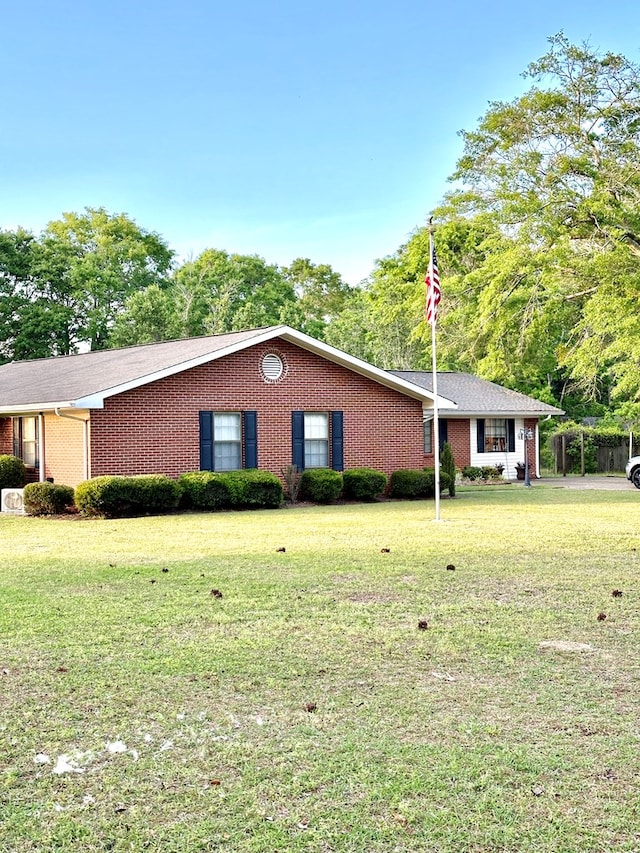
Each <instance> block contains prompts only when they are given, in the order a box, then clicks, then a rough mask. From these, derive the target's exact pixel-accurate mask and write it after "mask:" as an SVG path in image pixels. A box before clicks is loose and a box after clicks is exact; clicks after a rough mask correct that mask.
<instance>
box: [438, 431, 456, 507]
mask: <svg viewBox="0 0 640 853" xmlns="http://www.w3.org/2000/svg"><path fill="white" fill-rule="evenodd" d="M440 474H441V476H442V474H446V475H447V477H448V479H449V497H451V498H455V496H456V463H455V460H454V458H453V450H452V448H451V445H450V444H449V442H448V441H445V443H444V446H443V448H442V452H441V453H440Z"/></svg>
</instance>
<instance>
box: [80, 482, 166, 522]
mask: <svg viewBox="0 0 640 853" xmlns="http://www.w3.org/2000/svg"><path fill="white" fill-rule="evenodd" d="M179 500H180V486H179V485H178V483H177V482H176V481H175V480H171V479H170V478H169V477H166V476H165V475H164V474H140V475H137V476H134V477H112V476H108V475H107V476H102V477H93V478H92V479H91V480H85V481H84V482H83V483H79V484H78V486H76V491H75V502H76V506H77V507H78V509H79V510H80V512H81V513H83V514H84V515H103V516H133V515H144V514H145V513H147V512H153V513H160V512H168V511H169V510H172V509H175V507H176V506H177V505H178V501H179Z"/></svg>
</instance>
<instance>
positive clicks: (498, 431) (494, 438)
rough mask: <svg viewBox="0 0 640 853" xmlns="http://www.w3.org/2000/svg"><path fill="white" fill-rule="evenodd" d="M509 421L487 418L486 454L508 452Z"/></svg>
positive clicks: (485, 428) (485, 422) (485, 430)
mask: <svg viewBox="0 0 640 853" xmlns="http://www.w3.org/2000/svg"><path fill="white" fill-rule="evenodd" d="M507 420H508V419H507V418H485V421H484V453H502V454H504V453H506V452H507V451H508V449H509V427H508V425H507ZM499 425H500V426H499ZM500 427H501V428H500Z"/></svg>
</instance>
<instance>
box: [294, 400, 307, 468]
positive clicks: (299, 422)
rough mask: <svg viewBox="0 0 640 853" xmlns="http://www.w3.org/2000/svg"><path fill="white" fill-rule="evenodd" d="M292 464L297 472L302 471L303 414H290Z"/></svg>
mask: <svg viewBox="0 0 640 853" xmlns="http://www.w3.org/2000/svg"><path fill="white" fill-rule="evenodd" d="M291 447H292V457H291V458H292V462H293V464H294V465H295V466H296V467H297V469H298V471H303V470H304V412H291Z"/></svg>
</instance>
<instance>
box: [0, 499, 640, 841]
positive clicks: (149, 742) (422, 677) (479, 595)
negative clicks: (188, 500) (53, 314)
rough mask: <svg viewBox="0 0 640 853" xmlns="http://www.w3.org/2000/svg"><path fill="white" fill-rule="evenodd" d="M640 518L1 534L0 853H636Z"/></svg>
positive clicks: (386, 516)
mask: <svg viewBox="0 0 640 853" xmlns="http://www.w3.org/2000/svg"><path fill="white" fill-rule="evenodd" d="M639 497H640V495H639V494H638V492H637V491H636V490H635V489H630V490H629V491H628V492H596V491H590V492H587V491H585V492H578V491H575V492H574V491H567V490H564V489H551V488H543V487H539V486H538V487H535V488H533V489H530V490H527V489H523V488H521V487H517V486H511V487H504V488H495V489H494V488H487V489H476V490H470V491H465V490H462V491H461V493H460V494H459V496H458V497H457V498H456V499H455V500H453V501H452V500H447V499H443V501H442V507H441V509H442V518H443V520H442V521H441V522H440V523H436V522H434V521H433V511H434V505H433V502H432V501H431V502H415V503H408V502H398V503H394V502H387V503H379V504H371V505H347V506H335V507H334V506H332V507H300V508H294V509H283V510H279V511H260V512H251V513H249V512H245V513H230V512H229V513H217V514H185V515H175V516H166V517H156V518H147V519H125V520H117V521H114V520H106V521H102V520H91V521H87V520H79V519H72V520H44V519H37V518H17V517H10V516H4V515H3V516H0V597H1V598H0V600H1V602H2V608H1V609H0V691H1V692H0V757H1V758H0V849H2V850H3V851H7V853H9V851H20V853H22V852H23V851H39V853H40V852H41V851H47V852H48V851H162V853H178V851H180V853H193V851H217V850H219V851H234V852H235V851H238V852H239V853H293V851H300V853H302V851H305V853H307V851H309V852H310V853H329V851H349V853H365V851H366V853H370V851H385V853H387V851H388V852H389V853H391V851H400V853H417V851H437V853H463V851H477V853H490V851H531V853H533V851H535V853H551V852H552V851H553V853H565V851H567V853H568V851H575V853H578V851H580V853H585V851H602V850H613V851H629V853H631V851H634V850H638V849H640V828H639V827H640V809H639V801H638V781H637V771H638V748H639V746H640V727H639V723H638V720H639V719H640V713H639V712H640V684H639V678H638V658H639V652H640V649H639V644H638V634H637V629H638V614H639V602H640V592H639V590H638V583H637V574H638V570H639V568H640V556H639V554H640V528H639V526H638V518H639V504H638V499H639ZM447 566H449V568H447ZM614 591H615V592H616V594H615V595H613V593H614Z"/></svg>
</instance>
